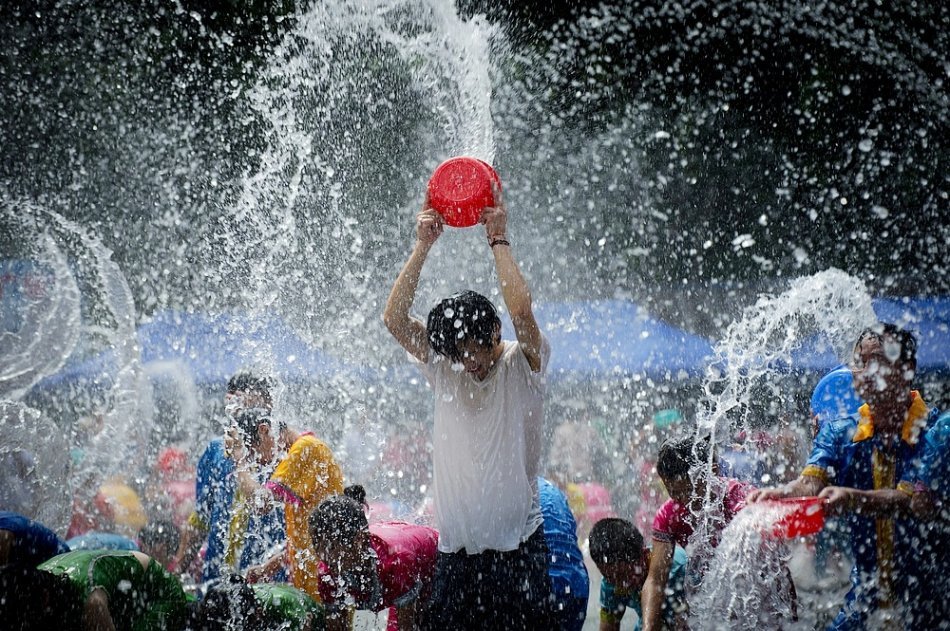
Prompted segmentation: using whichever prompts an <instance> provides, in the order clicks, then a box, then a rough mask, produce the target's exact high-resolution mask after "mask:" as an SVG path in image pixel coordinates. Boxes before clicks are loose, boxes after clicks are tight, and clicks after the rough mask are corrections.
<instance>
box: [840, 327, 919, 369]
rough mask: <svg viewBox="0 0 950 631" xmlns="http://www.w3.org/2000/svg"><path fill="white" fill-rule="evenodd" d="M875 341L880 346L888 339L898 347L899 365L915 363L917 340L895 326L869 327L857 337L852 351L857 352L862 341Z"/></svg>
mask: <svg viewBox="0 0 950 631" xmlns="http://www.w3.org/2000/svg"><path fill="white" fill-rule="evenodd" d="M868 339H870V340H877V341H878V342H880V343H881V346H883V345H884V344H885V342H886V341H887V340H888V339H890V340H894V341H895V342H897V343H898V344H899V345H900V354H899V356H898V357H899V359H900V361H901V363H912V362H916V361H917V338H915V337H914V334H913V333H911V332H910V331H908V330H907V329H902V328H901V327H899V326H897V325H896V324H891V323H889V322H881V323H878V324H875V325H873V326H869V327H867V328H866V329H864V330H863V331H861V334H860V335H858V341H857V342H855V343H854V350H855V351H857V350H858V347H859V346H861V342H863V341H864V340H868Z"/></svg>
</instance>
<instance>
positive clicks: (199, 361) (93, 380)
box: [34, 311, 364, 390]
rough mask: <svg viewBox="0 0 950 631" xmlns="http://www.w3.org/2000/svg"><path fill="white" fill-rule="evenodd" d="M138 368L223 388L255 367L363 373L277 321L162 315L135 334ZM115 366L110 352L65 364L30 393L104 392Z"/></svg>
mask: <svg viewBox="0 0 950 631" xmlns="http://www.w3.org/2000/svg"><path fill="white" fill-rule="evenodd" d="M138 344H139V347H140V348H141V358H142V364H143V365H149V364H153V363H157V362H164V363H169V364H172V365H177V366H180V367H182V368H183V369H184V370H186V371H187V372H188V373H189V375H190V376H191V378H192V380H193V382H194V383H195V384H198V385H209V384H217V383H225V382H227V380H228V379H229V378H230V377H231V375H233V374H234V373H235V372H237V371H238V370H240V369H242V368H259V369H261V370H263V371H266V372H269V373H271V374H273V375H275V376H279V377H280V378H281V379H283V380H286V381H296V382H301V381H316V380H326V379H330V378H332V377H338V376H349V377H362V376H364V375H363V373H364V371H363V370H362V369H358V368H356V367H354V366H351V365H349V364H346V363H345V362H343V361H341V360H339V359H337V358H335V357H333V356H331V355H328V354H327V353H324V352H323V351H321V350H319V349H316V348H314V347H312V346H310V345H308V344H307V343H306V342H305V341H304V340H303V339H301V338H300V336H299V335H297V333H296V332H295V331H294V330H293V329H292V328H290V327H289V326H288V325H287V324H286V323H285V322H283V321H282V320H280V319H278V318H274V317H270V318H259V317H253V316H248V315H241V314H222V315H209V314H198V313H184V312H177V311H165V312H161V313H159V314H156V315H155V316H154V317H153V318H151V319H150V320H149V321H147V322H146V323H144V324H142V325H141V326H140V327H139V329H138ZM117 370H118V365H117V362H116V355H115V352H114V351H112V350H108V351H104V352H102V353H100V354H98V355H95V356H93V357H91V358H86V359H82V360H70V361H69V362H67V364H66V366H65V367H64V368H63V369H62V370H60V371H59V372H57V373H56V374H53V375H50V376H48V377H46V378H44V379H42V380H41V381H40V382H39V383H37V384H36V385H35V386H34V389H40V390H44V389H46V390H49V389H54V388H59V387H62V386H65V385H80V386H83V387H99V388H109V387H111V384H112V383H113V379H114V378H115V376H116V373H117Z"/></svg>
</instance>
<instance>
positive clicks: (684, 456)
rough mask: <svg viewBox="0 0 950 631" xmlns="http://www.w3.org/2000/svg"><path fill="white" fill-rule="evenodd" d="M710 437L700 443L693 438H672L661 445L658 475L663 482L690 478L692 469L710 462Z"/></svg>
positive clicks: (657, 461) (657, 467)
mask: <svg viewBox="0 0 950 631" xmlns="http://www.w3.org/2000/svg"><path fill="white" fill-rule="evenodd" d="M709 451H710V444H709V437H708V436H706V437H705V438H702V439H700V440H699V441H698V442H697V441H696V440H694V438H693V437H692V436H684V437H680V438H670V439H668V440H666V441H664V442H663V444H662V445H660V452H659V453H658V454H657V457H656V473H657V475H659V476H660V478H662V479H663V480H679V479H682V478H688V477H689V472H690V469H692V468H693V467H696V466H699V465H706V464H707V463H708V462H709Z"/></svg>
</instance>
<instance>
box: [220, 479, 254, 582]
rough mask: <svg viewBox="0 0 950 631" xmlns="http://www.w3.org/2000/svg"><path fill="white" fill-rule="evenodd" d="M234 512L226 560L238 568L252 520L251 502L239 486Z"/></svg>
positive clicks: (235, 493) (226, 548)
mask: <svg viewBox="0 0 950 631" xmlns="http://www.w3.org/2000/svg"><path fill="white" fill-rule="evenodd" d="M234 508H235V510H234V514H233V516H232V517H231V522H230V523H229V524H228V539H227V544H226V546H225V549H224V562H225V563H227V564H228V565H229V566H230V567H232V568H234V569H237V566H238V561H239V560H240V558H241V551H242V550H243V549H244V538H245V537H246V536H247V525H248V523H250V521H251V508H250V502H248V501H247V498H246V497H244V493H242V492H241V490H240V488H238V489H237V490H236V491H235V492H234Z"/></svg>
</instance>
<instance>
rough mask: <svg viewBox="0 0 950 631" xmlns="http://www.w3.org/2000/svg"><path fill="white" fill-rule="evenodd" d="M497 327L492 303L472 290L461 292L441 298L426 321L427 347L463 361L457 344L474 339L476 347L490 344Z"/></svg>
mask: <svg viewBox="0 0 950 631" xmlns="http://www.w3.org/2000/svg"><path fill="white" fill-rule="evenodd" d="M500 327H501V319H499V317H498V311H497V310H496V309H495V305H494V304H492V301H491V300H489V299H488V298H486V297H485V296H483V295H481V294H479V293H476V292H474V291H463V292H461V293H458V294H454V295H452V296H449V297H448V298H445V299H443V300H441V301H440V302H439V303H438V304H437V305H436V306H435V307H433V308H432V311H430V312H429V317H428V319H427V320H426V334H427V335H428V338H429V346H430V347H431V348H432V350H433V351H435V352H436V353H438V354H439V355H442V356H443V357H448V358H449V359H451V360H452V361H456V362H457V361H461V360H462V351H461V350H460V349H459V345H460V344H463V343H465V342H467V341H468V340H474V341H475V343H476V344H478V345H479V346H485V347H491V346H493V345H494V344H495V342H496V340H497V337H498V336H499V332H498V331H499V328H500Z"/></svg>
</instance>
